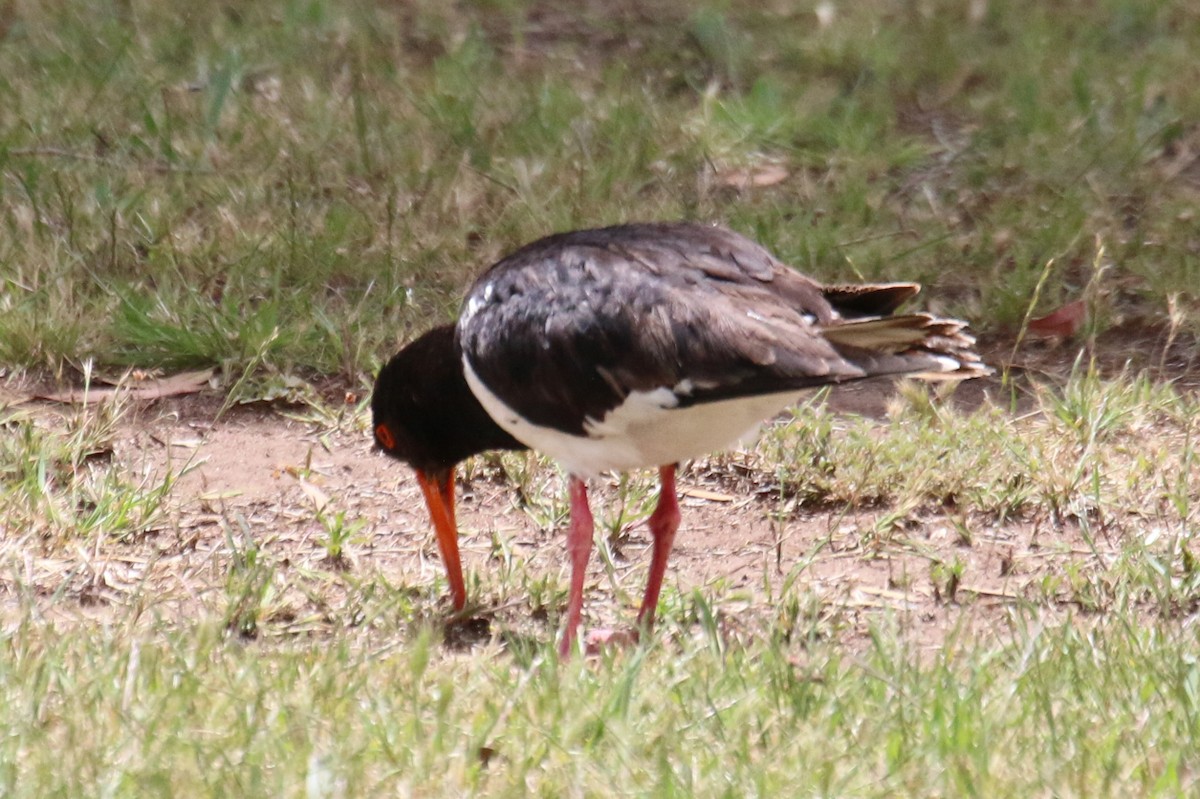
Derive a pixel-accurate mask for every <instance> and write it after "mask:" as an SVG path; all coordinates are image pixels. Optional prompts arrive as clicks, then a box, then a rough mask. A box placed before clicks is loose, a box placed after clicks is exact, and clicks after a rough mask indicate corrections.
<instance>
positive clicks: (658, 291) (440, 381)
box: [371, 222, 988, 654]
mask: <svg viewBox="0 0 1200 799" xmlns="http://www.w3.org/2000/svg"><path fill="white" fill-rule="evenodd" d="M919 288H920V287H919V286H918V285H917V284H914V283H886V284H876V285H846V286H823V285H821V284H819V283H817V282H815V281H813V280H811V279H810V278H808V277H805V276H804V275H802V274H800V273H799V272H797V271H795V270H793V269H792V268H791V267H789V266H787V265H786V264H783V263H781V262H780V261H778V260H776V259H775V258H774V257H772V256H771V254H770V253H768V252H767V251H766V250H765V249H763V248H762V247H760V246H759V245H758V244H755V243H754V242H752V241H750V240H749V239H747V238H745V237H743V236H741V235H738V234H737V233H733V232H731V231H729V230H725V229H723V228H719V227H712V226H705V225H699V224H691V223H682V222H681V223H655V224H629V225H619V226H616V227H608V228H601V229H597V230H580V231H574V232H570V233H560V234H557V235H553V236H549V237H547V238H544V239H541V240H539V241H535V242H533V243H532V244H529V245H526V246H525V247H522V248H521V249H519V250H517V251H516V252H514V253H513V254H511V255H509V256H508V257H506V258H504V259H502V260H501V261H499V262H497V263H496V264H495V265H493V266H492V267H491V268H490V269H488V270H487V271H486V272H484V273H483V275H482V276H480V277H479V279H478V280H476V281H475V283H474V285H473V286H472V287H471V289H470V291H469V292H468V293H467V296H466V300H465V302H464V304H463V309H462V314H461V316H460V318H459V320H458V323H457V324H456V325H446V326H442V327H437V328H434V329H433V330H430V331H429V332H428V333H426V334H425V335H423V336H421V337H420V338H418V339H416V340H415V341H413V342H412V343H410V344H409V345H408V346H406V347H405V348H404V349H402V350H401V351H400V352H399V353H398V354H397V355H396V356H395V357H393V358H392V359H391V360H390V361H389V362H388V363H387V365H386V366H384V368H383V369H382V370H381V371H380V373H379V377H378V379H377V381H376V384H375V391H374V395H373V397H372V400H371V408H372V412H373V415H374V428H375V441H376V443H377V444H378V446H379V447H380V448H382V449H383V450H384V451H386V452H387V453H388V454H390V455H392V456H394V457H396V458H398V459H400V460H402V461H405V462H406V463H408V464H410V465H411V466H412V467H413V468H414V469H415V470H416V472H417V478H418V481H419V482H420V484H421V488H422V491H423V492H424V495H425V500H426V504H427V505H428V508H429V513H430V516H431V517H432V520H433V525H434V528H435V530H436V533H437V541H438V546H439V548H440V550H441V554H442V559H443V561H444V562H445V566H446V573H447V577H448V579H449V583H450V592H451V596H452V598H453V602H454V606H455V608H456V609H459V610H461V609H462V608H463V606H464V605H465V604H466V589H465V587H464V584H463V577H462V565H461V563H460V561H459V555H458V543H457V536H458V531H457V526H456V522H455V518H454V468H455V465H456V464H458V463H459V462H460V461H462V460H464V459H466V458H468V457H470V456H471V455H475V454H478V453H481V452H484V451H485V450H491V449H524V448H526V447H529V448H533V449H535V450H537V451H539V452H543V453H545V454H547V455H549V456H550V457H552V458H554V459H555V460H557V461H559V462H560V463H561V464H562V465H563V466H564V467H565V468H566V469H567V471H568V473H569V475H570V476H569V493H570V508H571V511H570V513H571V518H570V526H569V528H568V532H567V550H568V553H569V555H570V559H571V587H570V594H569V600H568V605H567V621H566V626H565V629H564V632H563V637H562V640H561V643H560V651H561V652H562V653H564V654H566V653H568V652H569V651H570V650H571V648H572V645H573V641H574V638H575V634H576V630H577V629H578V626H579V621H580V616H581V614H582V607H583V583H584V577H585V574H586V568H587V562H588V557H589V555H590V552H591V546H592V534H593V521H592V514H591V510H590V508H589V506H588V498H587V485H586V482H585V480H586V479H587V478H589V477H593V476H595V475H597V474H599V473H601V472H605V471H608V470H628V469H637V468H642V467H648V466H656V467H658V469H659V474H660V478H661V484H662V488H661V492H660V495H659V499H658V504H657V507H656V508H655V510H654V512H653V513H652V514H651V516H650V519H649V528H650V532H651V535H652V537H653V553H652V556H651V563H650V573H649V578H648V580H647V584H646V591H645V594H644V596H643V600H642V605H641V610H640V611H639V613H638V622H639V626H641V627H646V628H648V627H649V626H650V625H651V624H652V623H653V621H654V613H655V607H656V606H657V603H658V595H659V590H660V588H661V587H662V580H663V574H664V572H665V570H666V566H667V556H668V554H669V553H670V551H671V545H672V543H673V541H674V538H675V530H676V528H677V527H678V526H679V518H680V514H679V505H678V503H677V501H676V495H675V465H676V464H677V463H678V462H680V461H682V460H686V459H689V458H695V457H698V456H701V455H704V454H705V453H708V452H711V451H713V450H717V449H721V448H724V447H727V446H729V445H730V444H732V443H734V442H736V441H738V440H739V439H741V438H743V437H745V436H747V435H749V434H751V433H753V432H754V431H755V429H756V428H757V426H758V424H759V423H760V422H761V421H762V420H763V419H767V418H769V417H771V416H773V415H775V414H777V413H778V412H779V411H781V410H783V409H784V408H786V407H787V406H788V405H790V404H792V403H794V402H795V401H796V400H797V399H798V398H799V396H800V394H801V392H802V391H803V390H804V389H809V388H813V387H817V386H824V385H829V384H834V383H842V382H846V381H851V380H858V379H861V378H866V377H874V376H879V375H914V376H918V377H922V378H926V379H937V378H952V379H960V378H968V377H975V376H978V375H980V374H984V373H986V372H987V371H988V370H987V369H986V368H985V367H984V366H983V365H982V364H981V362H980V360H979V357H978V356H977V355H976V354H975V352H974V351H973V350H972V345H973V344H974V339H973V338H972V337H971V336H969V335H968V334H967V333H965V332H964V327H965V325H964V323H963V322H959V321H956V320H952V319H940V318H937V317H934V316H931V315H929V314H924V313H911V314H903V315H897V314H895V313H894V312H895V310H896V308H897V307H898V306H899V305H900V304H901V303H902V302H904V301H905V300H907V299H908V298H910V297H912V296H913V295H914V294H916V293H917V292H918V291H919Z"/></svg>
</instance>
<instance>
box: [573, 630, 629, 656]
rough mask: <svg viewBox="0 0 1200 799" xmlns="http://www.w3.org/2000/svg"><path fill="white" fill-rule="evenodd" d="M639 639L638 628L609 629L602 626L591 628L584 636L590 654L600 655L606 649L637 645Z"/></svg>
mask: <svg viewBox="0 0 1200 799" xmlns="http://www.w3.org/2000/svg"><path fill="white" fill-rule="evenodd" d="M638 640H639V632H638V630H637V629H632V630H609V629H607V628H603V627H602V628H600V629H598V630H591V631H589V632H588V634H587V635H586V636H584V638H583V644H584V648H585V651H586V652H587V654H588V655H589V656H592V655H599V654H600V653H602V652H603V651H604V650H606V649H612V648H622V649H624V648H628V647H632V646H637V643H638Z"/></svg>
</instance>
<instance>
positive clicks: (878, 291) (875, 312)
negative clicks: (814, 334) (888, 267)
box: [821, 283, 921, 319]
mask: <svg viewBox="0 0 1200 799" xmlns="http://www.w3.org/2000/svg"><path fill="white" fill-rule="evenodd" d="M920 290H921V286H920V285H919V284H917V283H872V284H866V285H847V286H825V287H823V288H822V289H821V294H822V295H824V297H825V300H826V301H827V302H828V303H829V304H830V305H832V306H833V307H834V309H835V310H836V311H837V312H838V314H840V315H841V317H842V318H843V319H863V318H868V317H878V316H888V315H889V314H891V313H893V312H895V310H896V309H897V308H899V307H900V306H901V305H903V304H904V303H905V301H907V300H909V299H911V298H912V297H915V296H916V295H917V293H918V292H920Z"/></svg>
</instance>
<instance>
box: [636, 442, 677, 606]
mask: <svg viewBox="0 0 1200 799" xmlns="http://www.w3.org/2000/svg"><path fill="white" fill-rule="evenodd" d="M658 474H659V478H660V482H661V483H662V488H661V490H660V491H659V494H658V505H657V506H656V507H655V508H654V513H652V514H650V520H649V522H648V525H649V527H650V535H651V536H653V537H654V549H653V552H652V554H651V557H650V576H649V578H647V580H646V593H645V595H644V596H643V597H642V609H641V610H639V611H638V627H639V628H641V629H646V630H649V629H650V628H651V627H653V626H654V612H655V610H657V609H658V594H659V591H661V590H662V581H663V576H664V575H665V574H666V572H667V558H668V557H669V556H670V554H671V546H672V545H673V544H674V543H675V531H676V530H678V529H679V500H678V498H677V497H676V496H675V464H671V465H670V466H663V467H661V468H660V469H659V470H658Z"/></svg>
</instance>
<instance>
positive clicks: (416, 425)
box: [371, 325, 525, 476]
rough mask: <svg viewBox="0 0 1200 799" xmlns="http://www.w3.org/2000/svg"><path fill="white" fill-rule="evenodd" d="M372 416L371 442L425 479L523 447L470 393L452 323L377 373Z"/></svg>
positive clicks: (427, 335) (412, 345)
mask: <svg viewBox="0 0 1200 799" xmlns="http://www.w3.org/2000/svg"><path fill="white" fill-rule="evenodd" d="M371 412H372V414H373V416H374V430H375V443H376V444H377V445H378V446H379V447H380V448H381V449H382V450H383V451H384V452H386V453H388V454H389V455H391V456H392V457H394V458H398V459H400V460H402V461H404V462H405V463H407V464H409V465H411V466H412V467H413V468H415V469H416V470H417V471H419V472H421V473H423V474H426V475H431V476H434V475H443V474H446V473H448V472H449V471H450V469H452V468H453V467H454V465H455V464H457V463H458V462H459V461H462V460H465V459H466V458H469V457H470V456H472V455H477V454H478V453H480V452H484V451H486V450H489V449H524V448H525V445H524V444H521V443H520V442H519V441H517V440H516V439H514V438H513V437H512V436H510V435H509V434H508V433H506V432H504V431H503V430H501V429H500V428H499V427H498V426H497V425H496V423H495V422H493V421H492V418H491V417H490V416H488V415H487V412H486V411H485V410H484V409H483V407H482V406H481V405H480V404H479V401H478V400H476V399H475V395H474V394H472V393H471V389H470V388H469V387H468V386H467V381H466V379H464V378H463V373H462V356H461V355H460V354H459V349H458V346H457V344H456V342H455V338H454V326H453V325H443V326H441V327H435V328H434V329H433V330H430V331H429V332H427V333H425V335H423V336H421V337H420V338H418V339H416V340H415V341H413V342H411V343H410V344H408V345H407V346H406V347H404V349H402V350H400V352H398V353H396V355H395V356H394V357H393V358H392V359H391V360H390V361H388V362H387V365H385V366H384V367H383V368H382V369H381V370H379V377H377V378H376V380H375V391H374V393H373V394H372V396H371Z"/></svg>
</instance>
